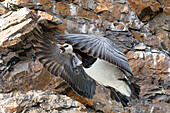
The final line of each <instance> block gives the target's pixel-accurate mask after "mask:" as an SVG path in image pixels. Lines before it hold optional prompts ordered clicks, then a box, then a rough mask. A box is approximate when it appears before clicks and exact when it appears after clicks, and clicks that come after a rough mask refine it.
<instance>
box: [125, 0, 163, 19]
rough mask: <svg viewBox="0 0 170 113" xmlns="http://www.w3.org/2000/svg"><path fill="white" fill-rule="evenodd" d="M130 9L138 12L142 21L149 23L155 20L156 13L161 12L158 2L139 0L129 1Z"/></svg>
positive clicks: (154, 0)
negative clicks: (152, 19)
mask: <svg viewBox="0 0 170 113" xmlns="http://www.w3.org/2000/svg"><path fill="white" fill-rule="evenodd" d="M127 1H128V3H129V5H130V7H131V8H132V9H133V10H135V11H136V14H137V15H138V16H139V18H140V20H142V21H148V20H150V19H151V18H153V17H154V16H155V15H156V13H158V12H160V11H161V10H160V9H161V8H162V7H161V5H160V3H159V2H158V1H156V0H149V1H139V0H136V1H135V0H127Z"/></svg>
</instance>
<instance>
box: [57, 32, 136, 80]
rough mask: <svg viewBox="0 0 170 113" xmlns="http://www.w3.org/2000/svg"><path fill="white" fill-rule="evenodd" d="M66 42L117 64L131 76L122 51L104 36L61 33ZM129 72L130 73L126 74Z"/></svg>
mask: <svg viewBox="0 0 170 113" xmlns="http://www.w3.org/2000/svg"><path fill="white" fill-rule="evenodd" d="M59 36H63V37H64V38H58V39H59V40H65V42H66V43H68V44H71V45H72V46H73V48H74V49H78V50H80V51H81V52H84V53H87V54H88V55H89V56H93V57H94V58H100V59H103V60H105V61H108V62H109V63H112V64H114V65H116V66H118V67H119V68H120V69H121V70H122V71H123V72H124V73H126V76H127V77H128V78H133V73H132V70H131V67H130V66H129V63H128V60H127V58H126V56H125V55H124V53H123V52H122V51H121V50H120V49H119V48H118V47H117V45H116V44H115V43H114V42H113V41H111V40H109V39H107V38H105V37H98V36H89V35H84V34H62V35H59ZM127 72H128V73H130V74H127Z"/></svg>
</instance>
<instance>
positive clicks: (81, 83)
mask: <svg viewBox="0 0 170 113" xmlns="http://www.w3.org/2000/svg"><path fill="white" fill-rule="evenodd" d="M33 35H34V36H35V40H33V41H32V44H33V48H34V51H35V55H36V56H37V57H38V59H39V61H40V62H41V63H42V64H43V65H44V67H45V68H46V69H47V70H48V71H49V72H50V73H51V74H53V75H55V76H58V75H59V76H60V77H61V78H63V79H64V80H65V81H66V82H67V83H68V84H69V85H70V86H71V87H72V88H73V89H74V90H75V91H76V92H77V93H78V94H79V95H81V96H83V97H86V98H90V99H91V98H93V95H94V93H95V88H96V84H95V81H94V80H93V79H92V78H90V77H89V76H88V75H87V74H86V73H85V71H84V70H83V68H82V67H81V66H80V67H77V68H75V69H74V68H73V62H72V59H73V56H72V54H67V53H60V49H59V47H58V46H57V45H56V44H55V43H53V42H51V41H50V40H48V39H47V38H46V37H45V36H43V34H41V33H40V32H39V31H38V30H34V31H33Z"/></svg>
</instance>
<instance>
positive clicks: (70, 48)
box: [63, 44, 73, 53]
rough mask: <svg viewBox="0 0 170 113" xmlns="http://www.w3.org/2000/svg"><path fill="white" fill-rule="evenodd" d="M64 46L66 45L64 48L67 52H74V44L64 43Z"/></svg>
mask: <svg viewBox="0 0 170 113" xmlns="http://www.w3.org/2000/svg"><path fill="white" fill-rule="evenodd" d="M63 46H64V49H65V50H66V51H65V52H70V53H72V52H73V47H72V45H70V44H64V45H63Z"/></svg>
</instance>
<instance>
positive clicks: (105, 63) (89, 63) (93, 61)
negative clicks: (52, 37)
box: [57, 34, 140, 106]
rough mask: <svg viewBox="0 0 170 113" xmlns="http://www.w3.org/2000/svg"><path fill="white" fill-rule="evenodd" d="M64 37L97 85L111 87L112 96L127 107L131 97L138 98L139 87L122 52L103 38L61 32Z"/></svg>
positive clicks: (62, 38) (62, 37)
mask: <svg viewBox="0 0 170 113" xmlns="http://www.w3.org/2000/svg"><path fill="white" fill-rule="evenodd" d="M60 36H61V37H60V38H59V37H58V38H57V39H58V40H63V41H65V43H67V44H69V45H71V46H69V45H68V46H63V48H65V49H68V48H69V47H71V48H72V50H73V51H72V52H73V53H75V54H76V55H77V56H78V57H79V59H80V60H81V61H82V65H83V69H84V70H85V72H86V73H87V74H88V75H89V76H90V77H91V78H93V79H94V80H95V81H97V82H98V83H99V84H101V85H104V86H106V87H110V88H111V98H112V99H115V100H117V101H119V102H121V103H122V105H123V106H128V102H129V101H131V100H132V99H135V98H139V92H140V87H139V85H137V84H135V83H134V76H133V73H132V70H131V67H130V66H129V63H128V60H127V58H126V56H125V55H124V53H123V52H122V51H121V50H120V49H119V48H118V47H117V46H116V44H115V43H113V42H112V41H111V40H109V39H107V38H105V37H98V36H89V35H84V34H63V35H60Z"/></svg>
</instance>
